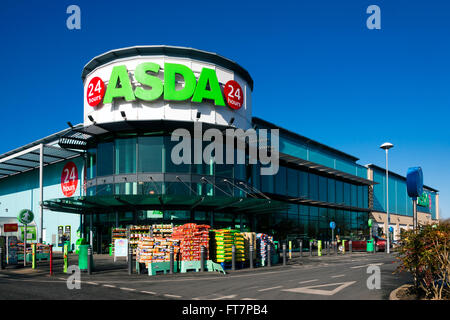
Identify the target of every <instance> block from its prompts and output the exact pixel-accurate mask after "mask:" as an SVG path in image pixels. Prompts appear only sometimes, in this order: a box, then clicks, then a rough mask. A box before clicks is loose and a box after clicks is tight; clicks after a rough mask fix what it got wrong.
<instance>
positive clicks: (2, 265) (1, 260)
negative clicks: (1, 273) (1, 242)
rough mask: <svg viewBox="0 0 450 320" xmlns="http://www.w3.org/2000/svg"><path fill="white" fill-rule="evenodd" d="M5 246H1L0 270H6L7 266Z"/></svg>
mask: <svg viewBox="0 0 450 320" xmlns="http://www.w3.org/2000/svg"><path fill="white" fill-rule="evenodd" d="M3 259H4V258H3V246H0V270H4V269H5V264H4V263H3Z"/></svg>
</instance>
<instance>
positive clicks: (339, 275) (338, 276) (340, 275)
mask: <svg viewBox="0 0 450 320" xmlns="http://www.w3.org/2000/svg"><path fill="white" fill-rule="evenodd" d="M344 276H345V274H338V275H335V276H331V277H332V278H340V277H344Z"/></svg>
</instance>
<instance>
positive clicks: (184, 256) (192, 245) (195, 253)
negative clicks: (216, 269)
mask: <svg viewBox="0 0 450 320" xmlns="http://www.w3.org/2000/svg"><path fill="white" fill-rule="evenodd" d="M209 229H210V226H208V225H197V224H195V223H187V224H184V225H182V226H178V227H175V228H173V234H172V238H173V239H177V240H180V261H200V247H201V246H204V247H205V249H206V251H205V260H208V259H209Z"/></svg>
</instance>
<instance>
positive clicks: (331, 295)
mask: <svg viewBox="0 0 450 320" xmlns="http://www.w3.org/2000/svg"><path fill="white" fill-rule="evenodd" d="M61 263H62V260H58V259H57V260H56V261H55V264H56V265H55V270H56V271H57V272H56V273H55V275H54V276H52V277H49V276H48V275H47V274H46V271H47V270H46V267H45V265H41V266H40V270H39V271H33V270H30V269H16V270H13V269H8V270H6V271H1V272H0V299H44V298H45V299H100V300H101V299H108V300H109V299H183V300H188V299H193V300H263V299H277V300H310V299H314V300H316V299H320V300H328V299H332V300H336V299H337V300H341V299H345V300H347V299H350V300H360V299H364V300H387V299H388V298H389V293H390V292H391V291H392V290H394V289H395V288H397V287H398V286H400V285H402V284H404V283H407V282H410V281H411V279H410V277H409V275H408V274H406V273H403V274H400V275H398V274H392V272H393V271H394V270H395V267H396V264H395V254H391V255H387V254H385V253H377V254H375V255H373V254H367V253H354V254H352V255H350V254H346V255H338V256H336V255H330V256H322V257H306V256H305V257H302V258H299V257H298V253H297V256H295V255H294V258H293V259H292V260H289V262H288V265H287V266H281V265H277V266H273V267H261V268H256V269H253V270H250V269H243V270H236V271H228V273H227V274H226V275H223V274H219V273H211V272H205V273H186V274H174V275H157V276H153V277H149V276H148V275H144V274H141V275H137V274H133V275H131V276H130V275H128V273H127V264H126V262H125V261H124V260H122V261H119V262H117V263H112V260H111V257H109V256H106V255H98V256H95V264H96V270H97V271H96V272H94V273H93V274H92V275H90V276H89V275H87V274H86V273H81V282H80V284H81V289H79V290H78V289H73V290H69V289H68V288H67V284H66V279H67V278H68V275H67V274H64V273H62V264H61ZM71 263H74V264H76V259H75V257H71ZM370 265H374V266H375V268H376V267H379V268H380V280H381V282H380V284H381V288H380V289H369V288H368V286H367V279H368V278H369V277H370V276H371V275H372V274H369V273H367V269H368V267H369V266H370Z"/></svg>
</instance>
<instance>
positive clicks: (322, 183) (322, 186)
mask: <svg viewBox="0 0 450 320" xmlns="http://www.w3.org/2000/svg"><path fill="white" fill-rule="evenodd" d="M327 191H328V187H327V178H325V177H321V176H319V200H320V201H327Z"/></svg>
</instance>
